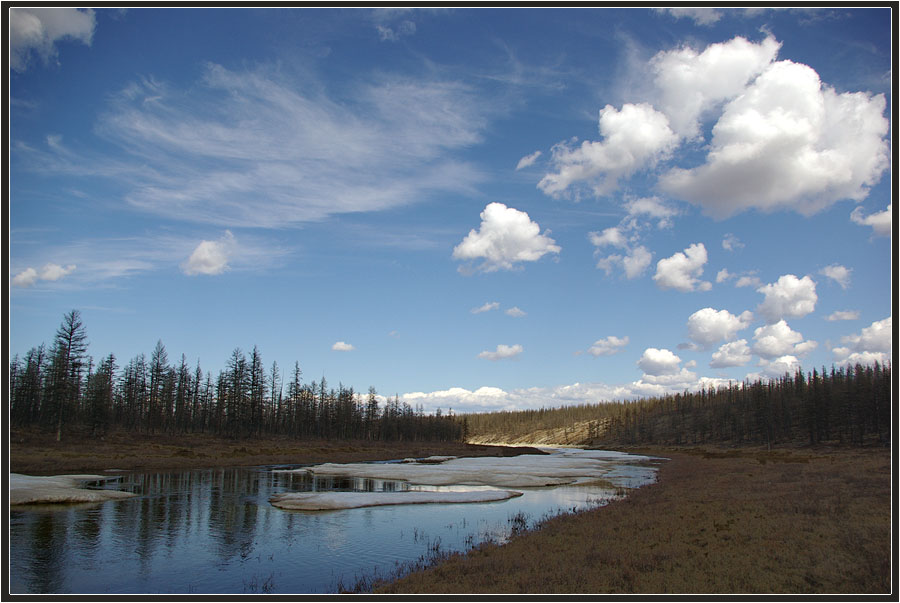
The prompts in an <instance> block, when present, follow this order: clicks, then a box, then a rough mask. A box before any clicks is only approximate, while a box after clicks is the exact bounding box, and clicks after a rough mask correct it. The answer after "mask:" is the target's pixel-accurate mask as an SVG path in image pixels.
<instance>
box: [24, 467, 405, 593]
mask: <svg viewBox="0 0 900 603" xmlns="http://www.w3.org/2000/svg"><path fill="white" fill-rule="evenodd" d="M116 487H118V488H120V489H123V490H126V491H130V492H134V493H135V494H137V496H136V497H135V498H131V499H127V500H122V501H111V502H107V503H102V504H99V505H91V506H85V507H81V506H79V507H63V506H52V507H49V508H48V509H45V510H42V511H39V510H37V509H34V510H28V511H16V512H15V515H14V516H11V519H13V518H15V521H11V538H10V553H11V556H12V557H13V558H14V559H15V562H14V563H12V564H11V567H12V569H13V572H14V574H15V576H14V580H12V581H11V584H13V585H14V588H16V589H21V590H20V591H19V592H35V593H49V592H56V593H62V592H71V591H72V590H78V589H82V588H84V589H86V592H97V591H103V590H105V589H107V588H109V589H111V590H119V589H121V590H130V589H141V588H143V587H144V586H145V585H146V586H147V587H148V588H151V589H154V590H162V591H165V590H167V586H166V585H160V584H156V583H154V581H155V580H158V577H159V575H160V574H159V571H160V565H165V564H168V563H177V564H182V566H183V567H180V568H179V567H176V568H175V569H176V570H184V569H186V568H187V567H193V566H194V565H201V564H202V565H205V566H216V565H219V566H227V565H228V564H230V563H231V562H235V561H237V562H241V561H245V560H247V559H249V558H251V557H256V556H258V555H259V552H258V551H259V549H260V546H259V545H260V544H261V545H262V546H263V547H267V546H270V543H266V542H258V540H261V539H262V538H263V536H262V534H268V535H272V534H282V535H284V538H285V539H287V540H286V541H287V543H288V546H290V545H291V544H293V543H297V544H300V545H302V543H303V542H304V541H305V540H306V535H307V533H308V531H310V530H313V531H314V530H316V529H318V528H317V525H318V524H317V522H316V521H314V520H316V519H322V518H320V517H312V518H311V517H304V516H302V515H297V514H292V513H284V512H282V511H279V510H275V509H273V508H272V507H271V506H270V505H269V504H268V499H269V497H270V496H271V495H272V494H274V493H276V492H282V491H305V490H306V491H313V490H315V491H325V490H355V491H363V492H380V491H397V490H404V489H408V484H406V483H404V482H395V481H388V480H380V479H371V478H347V477H327V476H313V475H312V474H303V473H287V472H284V473H281V472H271V471H266V470H262V469H248V468H243V469H241V468H235V469H210V470H199V471H185V472H178V473H155V472H154V473H149V472H148V473H132V474H125V475H123V476H122V480H121V481H120V482H118V483H117V484H116ZM319 527H321V526H319ZM185 564H187V565H185ZM105 565H106V566H107V567H115V568H116V574H115V575H110V576H104V575H102V574H103V573H104V566H105ZM186 573H189V572H186ZM188 579H190V577H188ZM98 584H99V586H98ZM168 588H174V589H177V588H179V586H177V585H175V584H171V585H168Z"/></svg>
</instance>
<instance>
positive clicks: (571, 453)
mask: <svg viewBox="0 0 900 603" xmlns="http://www.w3.org/2000/svg"><path fill="white" fill-rule="evenodd" d="M648 460H650V459H649V457H640V456H635V455H627V454H622V453H610V452H607V451H599V450H575V449H559V450H554V451H553V453H552V454H547V455H534V454H523V455H519V456H514V457H463V458H448V459H445V460H438V459H434V458H429V459H423V460H422V461H418V462H403V463H347V464H335V463H324V464H322V465H314V466H311V467H304V468H301V469H296V470H294V471H296V472H308V473H312V474H314V475H317V476H334V477H365V478H371V479H385V480H396V481H404V482H409V483H410V484H418V485H423V486H451V485H468V486H495V487H498V488H530V487H540V486H561V485H566V484H572V483H575V482H581V481H586V480H591V479H594V480H596V479H607V478H609V477H614V476H615V475H616V471H615V468H616V466H617V465H618V464H621V463H635V462H646V461H648Z"/></svg>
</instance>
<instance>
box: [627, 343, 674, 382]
mask: <svg viewBox="0 0 900 603" xmlns="http://www.w3.org/2000/svg"><path fill="white" fill-rule="evenodd" d="M680 363H681V358H679V357H678V356H676V355H675V354H673V353H672V352H671V351H669V350H666V349H658V348H647V349H646V350H644V353H643V354H642V355H641V358H640V360H638V363H637V364H638V366H639V367H640V368H641V370H642V371H644V373H646V374H647V375H650V376H654V377H656V376H660V375H674V374H677V373H678V372H679V370H680V369H679V364H680Z"/></svg>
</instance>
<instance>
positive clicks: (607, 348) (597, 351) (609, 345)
mask: <svg viewBox="0 0 900 603" xmlns="http://www.w3.org/2000/svg"><path fill="white" fill-rule="evenodd" d="M626 345H628V336H627V335H626V336H625V337H616V336H615V335H610V336H609V337H604V338H603V339H598V340H597V341H595V342H594V345H592V346H591V347H589V348H588V354H591V355H592V356H612V355H614V354H618V353H619V352H621V351H622V350H623V349H624V348H625V346H626Z"/></svg>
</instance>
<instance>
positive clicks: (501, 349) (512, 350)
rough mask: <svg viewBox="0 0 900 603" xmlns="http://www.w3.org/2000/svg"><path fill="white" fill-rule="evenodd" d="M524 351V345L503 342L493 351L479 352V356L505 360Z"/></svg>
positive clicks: (487, 358)
mask: <svg viewBox="0 0 900 603" xmlns="http://www.w3.org/2000/svg"><path fill="white" fill-rule="evenodd" d="M522 351H523V349H522V346H521V345H519V344H515V345H506V344H502V343H501V344H500V345H498V346H497V349H496V350H494V351H493V352H489V351H487V350H485V351H483V352H481V353H480V354H478V357H479V358H484V359H486V360H503V359H505V358H515V357H516V356H518V355H519V354H521V353H522Z"/></svg>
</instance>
